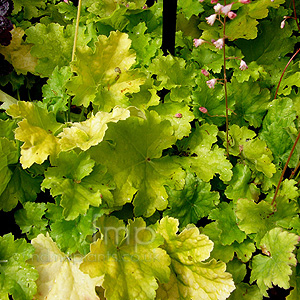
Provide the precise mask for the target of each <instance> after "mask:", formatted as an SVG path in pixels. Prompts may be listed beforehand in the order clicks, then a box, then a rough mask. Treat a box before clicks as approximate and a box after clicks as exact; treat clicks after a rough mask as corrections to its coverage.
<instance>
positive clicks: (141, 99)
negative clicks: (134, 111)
mask: <svg viewBox="0 0 300 300" xmlns="http://www.w3.org/2000/svg"><path fill="white" fill-rule="evenodd" d="M153 81H154V80H153V79H152V78H151V77H149V76H148V77H147V79H146V81H145V84H143V85H142V86H141V89H140V91H139V92H138V93H134V94H131V95H130V97H129V100H130V105H132V106H135V107H137V108H139V109H141V110H146V109H147V108H148V107H149V106H156V105H158V104H159V100H160V97H159V96H158V95H157V90H156V89H155V88H153V86H154V85H153Z"/></svg>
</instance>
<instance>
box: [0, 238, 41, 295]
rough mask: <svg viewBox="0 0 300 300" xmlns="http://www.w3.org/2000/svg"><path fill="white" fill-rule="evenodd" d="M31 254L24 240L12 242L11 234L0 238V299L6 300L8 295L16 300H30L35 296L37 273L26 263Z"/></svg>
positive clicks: (29, 246) (30, 248) (32, 251)
mask: <svg viewBox="0 0 300 300" xmlns="http://www.w3.org/2000/svg"><path fill="white" fill-rule="evenodd" d="M33 253H34V248H33V246H32V245H30V244H28V243H27V242H26V241H25V239H18V240H15V241H14V237H13V235H12V234H6V235H4V236H2V237H0V260H1V265H0V270H1V272H0V295H1V299H3V300H8V299H9V296H8V295H12V296H13V297H14V299H16V300H23V299H24V300H31V299H32V297H33V296H34V295H35V293H36V290H37V286H36V283H35V281H36V280H37V278H38V273H37V271H36V270H35V269H34V267H33V266H31V265H30V264H28V263H27V262H26V260H28V259H30V258H31V257H32V255H33Z"/></svg>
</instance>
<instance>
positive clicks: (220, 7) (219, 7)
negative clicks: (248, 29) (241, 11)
mask: <svg viewBox="0 0 300 300" xmlns="http://www.w3.org/2000/svg"><path fill="white" fill-rule="evenodd" d="M223 7H224V6H223V5H222V4H220V3H218V4H217V5H215V6H214V10H215V12H216V13H217V14H219V13H220V12H221V9H222V8H223Z"/></svg>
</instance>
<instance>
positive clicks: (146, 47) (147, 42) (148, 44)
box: [128, 22, 161, 66]
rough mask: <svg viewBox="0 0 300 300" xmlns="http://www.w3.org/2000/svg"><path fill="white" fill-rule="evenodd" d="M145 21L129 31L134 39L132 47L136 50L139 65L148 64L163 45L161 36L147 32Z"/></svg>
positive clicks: (130, 36)
mask: <svg viewBox="0 0 300 300" xmlns="http://www.w3.org/2000/svg"><path fill="white" fill-rule="evenodd" d="M147 29H148V28H147V26H146V24H145V22H140V23H139V24H137V25H136V26H135V27H133V28H132V30H130V32H129V33H128V35H129V38H130V39H131V40H132V49H134V50H135V51H136V60H137V65H139V66H148V65H150V62H151V59H152V58H153V57H154V56H155V55H156V53H157V50H158V49H159V47H160V46H161V37H156V36H155V37H154V36H153V34H150V33H148V32H147Z"/></svg>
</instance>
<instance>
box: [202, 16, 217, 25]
mask: <svg viewBox="0 0 300 300" xmlns="http://www.w3.org/2000/svg"><path fill="white" fill-rule="evenodd" d="M216 18H217V14H213V15H211V16H209V17H207V18H205V19H206V21H207V23H208V24H209V25H210V26H212V25H214V23H215V21H216Z"/></svg>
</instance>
